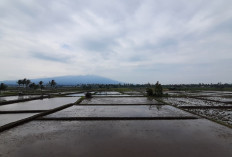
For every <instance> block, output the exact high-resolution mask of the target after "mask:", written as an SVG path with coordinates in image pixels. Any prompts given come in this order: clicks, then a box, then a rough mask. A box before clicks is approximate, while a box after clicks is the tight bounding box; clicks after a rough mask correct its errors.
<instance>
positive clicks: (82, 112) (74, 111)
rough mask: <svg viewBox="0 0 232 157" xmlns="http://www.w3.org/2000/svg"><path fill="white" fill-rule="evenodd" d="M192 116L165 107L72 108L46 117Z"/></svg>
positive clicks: (170, 107)
mask: <svg viewBox="0 0 232 157" xmlns="http://www.w3.org/2000/svg"><path fill="white" fill-rule="evenodd" d="M184 116H193V115H191V114H189V113H187V112H184V111H182V110H179V109H176V108H174V107H172V106H167V105H151V106H149V105H144V106H72V107H69V108H67V109H64V110H62V111H59V112H56V113H54V114H51V115H48V116H46V117H184Z"/></svg>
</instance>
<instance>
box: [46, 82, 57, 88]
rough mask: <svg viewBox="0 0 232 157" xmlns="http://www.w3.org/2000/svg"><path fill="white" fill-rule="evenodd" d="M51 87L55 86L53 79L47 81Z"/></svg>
mask: <svg viewBox="0 0 232 157" xmlns="http://www.w3.org/2000/svg"><path fill="white" fill-rule="evenodd" d="M48 84H49V85H50V86H51V87H52V88H55V87H56V84H57V83H56V81H55V80H52V81H49V83H48Z"/></svg>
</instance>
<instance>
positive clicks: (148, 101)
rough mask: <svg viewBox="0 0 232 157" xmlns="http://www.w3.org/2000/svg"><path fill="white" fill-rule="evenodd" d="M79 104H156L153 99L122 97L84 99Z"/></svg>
mask: <svg viewBox="0 0 232 157" xmlns="http://www.w3.org/2000/svg"><path fill="white" fill-rule="evenodd" d="M81 104H158V102H157V101H156V100H155V99H149V98H147V97H124V98H105V97H104V98H92V99H85V100H84V101H83V102H82V103H81Z"/></svg>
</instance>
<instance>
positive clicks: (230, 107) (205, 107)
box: [179, 106, 232, 109]
mask: <svg viewBox="0 0 232 157" xmlns="http://www.w3.org/2000/svg"><path fill="white" fill-rule="evenodd" d="M179 108H183V109H232V106H179Z"/></svg>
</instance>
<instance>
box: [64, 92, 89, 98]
mask: <svg viewBox="0 0 232 157" xmlns="http://www.w3.org/2000/svg"><path fill="white" fill-rule="evenodd" d="M66 96H75V97H81V96H85V93H77V94H68V95H66Z"/></svg>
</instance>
